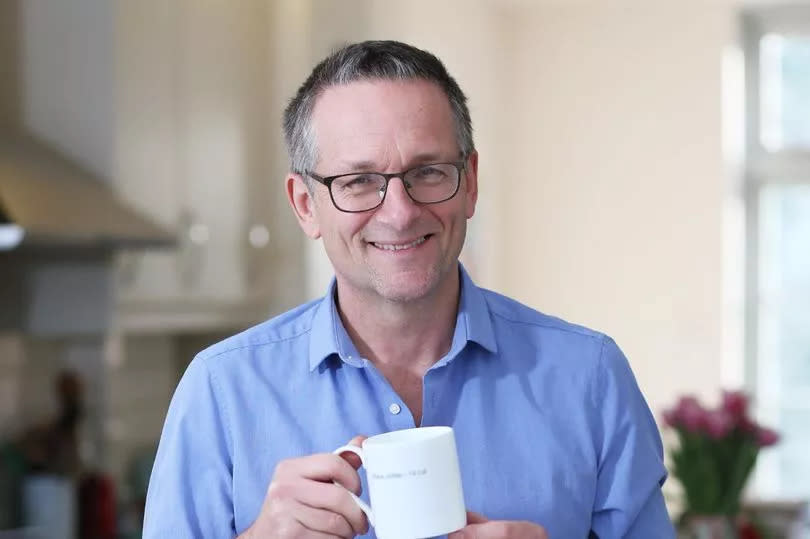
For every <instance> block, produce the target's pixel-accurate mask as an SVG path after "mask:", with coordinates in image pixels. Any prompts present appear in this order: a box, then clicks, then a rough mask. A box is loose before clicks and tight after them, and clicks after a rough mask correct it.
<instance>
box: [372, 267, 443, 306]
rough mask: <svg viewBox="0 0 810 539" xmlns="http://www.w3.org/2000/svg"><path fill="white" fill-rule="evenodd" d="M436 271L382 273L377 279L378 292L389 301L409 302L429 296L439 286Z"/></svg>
mask: <svg viewBox="0 0 810 539" xmlns="http://www.w3.org/2000/svg"><path fill="white" fill-rule="evenodd" d="M437 277H438V276H437V275H436V273H435V272H433V271H431V272H427V273H423V274H421V275H413V274H405V275H382V276H379V278H378V279H375V281H376V282H375V286H374V288H375V289H376V291H377V293H378V294H379V295H380V296H382V297H383V298H385V299H387V300H388V301H394V302H408V301H415V300H419V299H422V298H425V297H427V296H429V295H430V294H431V293H433V292H434V291H435V290H436V288H438V278H437Z"/></svg>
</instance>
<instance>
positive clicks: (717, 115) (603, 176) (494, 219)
mask: <svg viewBox="0 0 810 539" xmlns="http://www.w3.org/2000/svg"><path fill="white" fill-rule="evenodd" d="M309 6H310V8H311V9H312V20H313V21H315V24H314V26H315V29H319V30H320V31H315V32H314V33H315V35H317V36H319V37H318V38H317V39H315V40H314V42H315V45H314V46H313V49H312V55H313V56H312V57H313V59H315V58H320V57H322V55H323V54H325V53H326V52H328V50H329V48H331V47H333V46H334V45H335V44H337V43H340V42H341V41H346V40H359V39H363V38H380V39H382V38H388V39H402V40H405V41H408V42H411V43H413V44H415V45H417V46H420V47H422V48H426V49H428V50H431V51H432V52H434V53H436V54H437V55H438V56H439V57H440V58H442V60H443V61H445V63H446V64H447V66H448V68H449V70H450V71H451V73H452V74H453V75H454V76H455V77H456V78H457V79H458V81H459V83H460V84H461V86H462V88H463V89H464V90H465V92H467V94H468V96H469V98H470V108H471V111H472V114H473V122H474V124H475V136H476V142H477V146H478V149H479V151H480V154H481V159H480V191H481V198H480V202H479V208H478V210H479V211H478V214H477V215H476V217H475V218H474V219H473V221H472V223H471V230H470V234H469V239H468V249H467V250H466V253H465V261H466V262H467V263H468V265H469V266H471V269H472V271H473V274H474V276H475V277H476V278H477V280H478V281H479V283H481V284H483V285H484V286H487V287H490V288H494V289H496V290H499V291H502V292H505V293H507V294H509V295H511V296H513V297H516V298H518V299H520V300H521V301H524V302H526V303H528V304H530V305H532V306H533V307H535V308H538V309H540V310H542V311H544V312H548V313H550V314H555V315H558V316H561V317H564V318H566V319H568V320H571V321H573V322H577V323H580V324H583V325H588V326H591V327H594V328H597V329H600V330H602V331H605V332H607V333H608V334H610V335H612V336H613V337H615V338H616V340H617V341H618V342H619V344H620V346H622V348H623V349H624V351H625V353H626V354H627V355H628V357H629V359H630V361H631V364H632V366H633V369H634V370H635V372H636V375H637V377H638V379H639V383H640V385H641V387H642V389H643V391H644V392H645V394H646V396H647V398H648V400H649V402H650V404H651V407H652V408H653V409H654V411H656V413H657V412H659V411H660V409H661V408H662V407H663V406H665V405H667V404H669V403H671V402H672V401H673V400H674V399H675V398H676V396H677V395H678V394H680V393H683V392H687V391H688V392H694V393H697V394H701V395H703V396H707V397H714V396H716V394H717V390H718V388H719V386H720V384H721V382H722V380H723V373H722V372H721V370H722V366H721V365H722V360H721V356H722V354H723V343H722V334H723V331H722V330H723V325H724V322H725V321H724V318H723V317H724V313H723V295H722V294H723V287H722V285H723V275H722V271H723V267H722V262H723V260H722V252H723V251H722V247H723V245H722V242H723V237H722V233H723V230H722V229H723V208H724V202H725V197H726V193H725V191H724V185H725V173H726V171H725V169H724V162H723V153H722V144H721V135H722V132H721V131H722V129H721V127H722V117H721V110H722V101H721V93H722V92H721V90H722V88H721V82H722V81H721V73H722V70H721V66H722V64H721V61H722V56H723V51H724V50H725V48H726V47H727V46H729V45H730V44H732V43H733V40H734V35H735V31H734V29H735V20H736V19H735V17H736V7H735V6H734V5H732V4H729V3H727V2H723V1H716V2H698V1H694V2H675V1H663V0H662V1H660V2H653V3H643V2H632V1H619V2H611V3H606V2H594V1H587V0H583V1H578V2H561V1H560V2H554V1H546V2H542V1H538V2H517V1H513V2H501V1H494V0H493V1H479V2H461V1H456V0H448V1H445V2H429V1H425V0H415V1H413V2H408V3H393V2H387V1H384V0H365V1H359V0H355V1H353V2H350V3H349V4H344V5H343V6H344V7H347V6H348V7H347V9H346V10H343V11H341V10H336V4H335V3H334V2H332V1H330V0H314V1H312V2H311V3H310V4H309ZM427 13H429V14H430V16H429V17H428V16H425V14H427ZM355 14H356V15H357V16H355ZM320 251H321V249H320V245H319V244H317V243H311V244H310V253H311V256H310V258H309V261H310V269H309V271H310V275H311V277H313V278H311V279H310V285H311V286H310V288H309V291H310V294H311V295H315V294H319V293H322V290H323V288H322V287H323V284H324V282H325V281H326V279H327V278H328V277H329V276H330V275H331V268H330V267H329V265H328V261H327V260H326V258H325V257H324V256H323V255H322V254H321V253H320ZM737 359H739V358H737Z"/></svg>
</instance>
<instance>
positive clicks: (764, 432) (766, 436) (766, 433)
mask: <svg viewBox="0 0 810 539" xmlns="http://www.w3.org/2000/svg"><path fill="white" fill-rule="evenodd" d="M756 436H757V445H759V447H770V446H772V445H774V444H776V442H778V441H779V434H778V433H777V432H776V431H775V430H772V429H768V428H765V427H760V428H759V429H757V431H756Z"/></svg>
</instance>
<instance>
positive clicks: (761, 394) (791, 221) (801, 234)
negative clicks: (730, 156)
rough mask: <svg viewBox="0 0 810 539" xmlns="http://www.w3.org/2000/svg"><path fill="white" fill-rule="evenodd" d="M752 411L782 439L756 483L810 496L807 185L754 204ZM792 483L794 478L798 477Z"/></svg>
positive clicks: (766, 192) (776, 191)
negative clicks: (756, 287)
mask: <svg viewBox="0 0 810 539" xmlns="http://www.w3.org/2000/svg"><path fill="white" fill-rule="evenodd" d="M760 216H761V221H760V223H761V228H760V255H761V256H760V297H759V353H758V358H759V359H758V365H757V383H758V405H759V406H758V407H759V409H760V415H761V417H762V419H763V421H764V422H766V423H770V424H772V425H773V426H775V427H776V428H777V429H778V430H780V431H781V432H782V435H783V440H782V442H781V443H780V444H779V445H778V446H777V448H776V449H774V450H768V451H766V452H765V453H764V454H763V457H764V458H763V460H762V462H761V464H762V468H763V470H761V474H760V478H759V481H758V484H759V485H760V486H761V487H762V488H763V490H764V491H765V492H767V493H768V494H772V495H781V496H808V495H810V457H808V449H807V448H808V447H810V185H769V186H767V187H765V188H763V190H762V192H761V198H760ZM799 478H800V480H798V481H797V479H799Z"/></svg>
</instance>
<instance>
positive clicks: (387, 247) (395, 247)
mask: <svg viewBox="0 0 810 539" xmlns="http://www.w3.org/2000/svg"><path fill="white" fill-rule="evenodd" d="M425 239H426V237H425V236H422V237H421V238H419V239H417V240H414V241H412V242H411V243H404V244H402V245H390V244H387V243H374V246H375V247H377V248H379V249H382V250H384V251H401V250H403V249H410V248H412V247H416V246H417V245H420V244H422V243H424V242H425Z"/></svg>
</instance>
